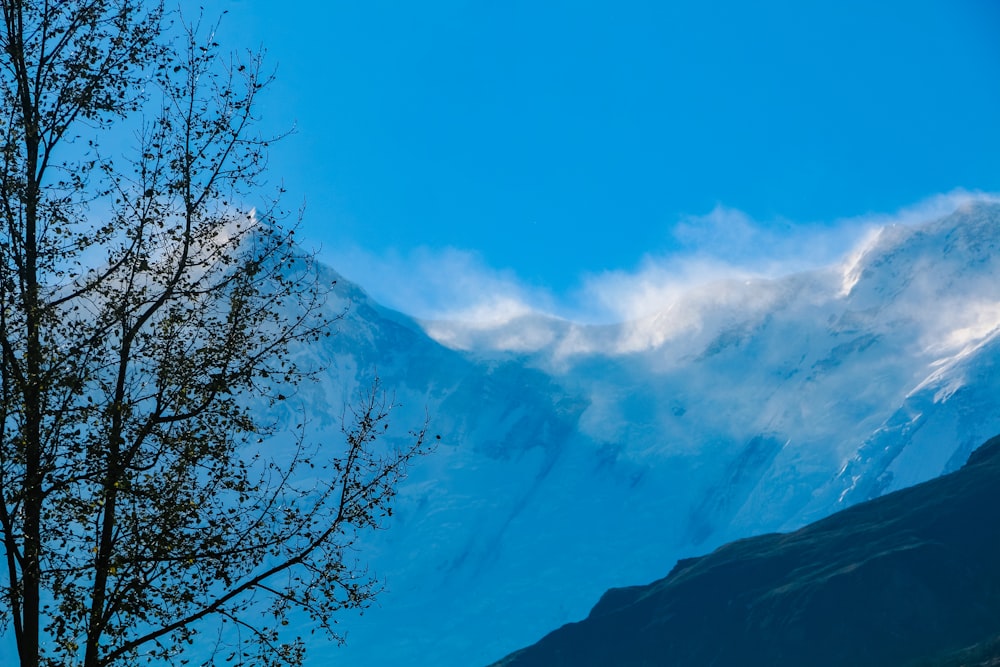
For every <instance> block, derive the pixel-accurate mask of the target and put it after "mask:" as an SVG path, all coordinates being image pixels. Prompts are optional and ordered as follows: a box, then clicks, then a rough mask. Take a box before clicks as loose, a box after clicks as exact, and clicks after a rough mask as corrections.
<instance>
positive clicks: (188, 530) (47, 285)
mask: <svg viewBox="0 0 1000 667" xmlns="http://www.w3.org/2000/svg"><path fill="white" fill-rule="evenodd" d="M0 5H2V9H3V20H4V23H3V35H2V47H3V52H2V54H0V63H2V68H0V96H2V100H3V107H2V109H3V112H2V113H3V116H2V118H0V151H2V154H0V159H2V160H3V165H2V172H0V227H2V229H0V304H2V311H0V348H2V349H0V394H2V395H0V423H2V430H0V537H2V540H3V548H4V555H5V560H4V565H5V567H3V568H2V570H3V573H4V574H3V576H5V577H6V582H5V586H4V588H3V598H4V603H5V610H4V611H5V612H6V613H5V616H4V618H5V621H6V624H5V626H4V627H5V628H6V631H8V632H12V633H13V635H14V637H15V639H16V644H17V650H18V653H19V656H20V660H21V665H22V666H23V667H37V666H39V665H57V664H58V665H84V666H85V667H97V666H102V665H115V664H133V663H136V662H141V661H157V662H160V663H162V662H168V663H169V662H173V661H178V662H181V663H185V662H187V661H188V660H189V659H190V658H189V657H187V656H182V654H181V652H182V650H183V649H184V648H185V647H186V646H187V645H188V644H190V643H192V642H193V639H194V637H195V636H196V635H197V636H198V637H199V638H201V642H200V643H201V644H202V645H203V644H204V641H205V640H206V638H207V639H210V642H209V643H210V645H211V646H214V652H213V654H212V655H210V656H207V657H205V658H204V659H205V660H206V661H207V662H214V661H215V660H219V661H236V663H238V664H245V662H246V661H249V664H261V665H271V664H296V663H298V662H300V661H301V658H302V654H303V646H302V642H301V640H299V639H298V638H296V637H295V636H294V633H292V636H288V635H286V633H285V631H286V630H288V624H289V619H290V618H292V619H298V618H304V617H305V615H308V617H310V618H311V619H313V621H314V622H315V624H316V625H318V626H319V627H322V628H325V629H326V630H328V631H329V632H331V633H332V634H333V635H334V636H335V637H336V636H337V635H336V633H334V632H333V623H334V619H333V618H332V615H333V614H334V612H336V611H338V610H340V609H344V608H352V607H363V606H365V605H366V604H369V603H370V600H371V598H372V596H373V595H374V594H375V593H376V592H377V588H378V587H377V583H376V582H375V581H373V580H372V579H371V578H370V577H368V576H367V574H366V573H365V571H364V569H363V568H359V566H358V565H357V564H356V563H355V562H353V560H352V555H351V554H352V549H351V547H352V545H353V544H354V541H355V539H356V538H357V535H358V531H361V530H365V529H370V528H374V527H378V526H379V525H380V521H381V520H382V519H383V517H384V516H386V515H387V514H388V513H389V511H390V506H389V503H390V501H391V499H392V497H393V495H394V489H395V485H396V483H397V481H398V480H399V478H400V476H401V475H402V474H403V473H404V469H405V467H406V465H407V463H408V462H409V461H410V460H411V459H412V457H413V456H414V455H415V454H417V453H418V452H420V451H422V447H423V432H419V433H414V434H413V438H412V439H411V440H410V441H409V444H408V445H407V446H405V447H404V448H402V449H393V448H391V447H383V448H380V447H379V446H378V445H379V444H380V443H376V437H377V436H379V435H381V434H382V432H383V430H384V429H385V428H386V427H387V424H386V418H387V414H388V409H389V408H390V407H391V406H390V405H389V402H388V401H387V400H386V399H385V398H383V396H382V394H380V391H379V389H378V388H377V387H374V388H372V391H371V393H369V394H367V395H366V396H365V397H364V398H363V400H362V402H361V403H360V405H359V406H358V407H357V408H356V409H355V411H354V412H353V414H351V413H349V414H348V417H353V418H352V419H348V420H346V421H345V424H346V425H345V428H344V434H345V439H344V442H343V443H326V444H316V445H312V444H310V443H309V441H308V439H307V434H306V432H305V427H304V425H302V424H300V426H299V427H298V428H297V429H293V431H294V437H292V438H290V439H289V440H290V442H291V445H289V447H287V448H285V449H278V448H274V447H271V446H270V445H269V443H270V442H271V439H270V436H273V435H275V433H276V431H277V430H278V420H276V419H270V420H268V419H266V418H261V417H260V416H259V415H260V413H261V412H262V411H261V410H260V409H256V410H255V408H254V406H257V408H260V407H261V406H264V407H265V408H267V407H270V408H282V409H286V408H287V404H288V401H286V400H285V395H284V394H283V393H282V392H285V393H288V392H289V387H292V388H294V387H295V386H296V385H297V383H299V382H302V381H304V380H308V378H309V374H310V373H311V372H314V370H315V369H309V368H300V367H298V366H297V365H296V364H295V363H294V359H293V356H294V351H295V349H296V346H301V345H305V344H308V343H309V342H311V341H315V340H318V339H319V338H321V337H323V336H327V335H329V333H330V327H331V322H330V321H329V320H328V319H325V318H324V316H323V312H324V308H323V305H324V295H325V293H326V290H327V286H324V285H323V284H321V283H320V282H319V278H318V274H317V272H316V271H315V270H314V267H313V264H312V262H311V259H310V257H308V256H305V255H303V254H302V253H301V252H300V251H298V250H297V248H296V245H295V244H294V243H293V242H292V238H293V237H292V234H293V231H294V230H286V229H284V228H283V227H282V226H281V225H280V224H279V223H278V222H276V220H278V219H280V217H281V216H280V214H279V211H278V210H277V206H276V204H271V205H268V206H265V207H264V211H263V213H260V214H257V213H255V212H254V211H253V210H248V209H247V207H246V204H245V201H246V200H247V199H248V198H249V197H251V196H252V195H254V194H255V193H256V192H258V191H259V188H260V187H261V185H262V174H263V169H264V167H265V160H266V149H267V146H268V143H269V139H268V138H267V137H263V136H261V135H259V134H257V133H256V132H257V130H256V129H255V127H256V126H255V120H256V119H255V116H254V108H255V103H256V101H257V98H258V95H259V94H260V92H261V91H262V90H263V89H264V88H265V87H266V85H267V84H268V82H269V81H270V77H269V76H268V75H267V74H266V73H265V72H264V70H263V69H262V64H261V60H260V58H259V56H257V55H252V54H251V55H249V56H247V57H245V58H242V59H241V58H238V57H235V56H231V57H229V58H223V57H221V56H220V54H219V47H218V44H217V43H215V42H214V41H213V38H212V34H213V33H212V32H211V31H208V33H207V34H208V37H207V38H202V37H201V34H202V33H203V32H204V31H203V30H201V28H200V27H199V25H198V24H194V25H191V24H187V23H185V22H184V21H183V20H182V19H181V18H180V17H176V16H172V15H170V14H169V13H166V12H165V11H164V8H163V6H162V5H157V4H156V3H150V2H143V1H142V0H60V1H58V2H57V1H55V0H0ZM130 123H132V125H129V124H130ZM125 127H133V129H134V130H135V134H134V138H133V139H131V143H132V144H133V147H134V149H135V150H134V152H133V153H131V154H130V155H131V156H130V157H128V158H121V157H119V155H120V154H121V151H120V150H119V148H120V145H121V144H122V141H121V137H122V136H123V128H125ZM109 145H110V146H111V148H110V149H109V148H108V146H109ZM116 146H118V147H119V148H115V147H116ZM263 412H264V413H265V414H266V413H267V411H266V410H264V411H263ZM301 421H302V422H303V423H304V422H305V419H303V420H301ZM335 444H336V445H337V446H334V445H335ZM306 473H307V474H306ZM296 614H298V615H296ZM199 659H201V658H199Z"/></svg>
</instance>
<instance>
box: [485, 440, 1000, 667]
mask: <svg viewBox="0 0 1000 667" xmlns="http://www.w3.org/2000/svg"><path fill="white" fill-rule="evenodd" d="M998 525H1000V436H998V437H995V438H993V439H992V440H990V441H988V442H987V443H986V444H984V445H983V446H982V447H980V448H979V449H977V450H976V451H975V452H974V453H973V454H972V456H971V457H970V459H969V462H968V463H967V464H966V465H965V466H964V467H963V468H961V469H960V470H958V471H957V472H953V473H951V474H948V475H945V476H943V477H940V478H938V479H935V480H932V481H929V482H924V483H923V484H918V485H916V486H913V487H911V488H908V489H904V490H901V491H896V492H893V493H891V494H888V495H886V496H883V497H881V498H878V499H876V500H871V501H868V502H865V503H862V504H859V505H856V506H854V507H852V508H850V509H847V510H843V511H840V512H838V513H836V514H834V515H832V516H830V517H828V518H826V519H823V520H820V521H818V522H816V523H813V524H810V525H808V526H806V527H805V528H801V529H800V530H797V531H795V532H792V533H787V534H769V535H762V536H759V537H752V538H747V539H744V540H740V541H737V542H732V543H730V544H727V545H725V546H723V547H720V548H719V549H717V550H715V551H714V552H712V553H711V554H708V555H707V556H703V557H700V558H690V559H686V560H682V561H680V562H679V563H677V565H676V566H675V567H674V569H673V571H672V572H671V573H670V574H669V575H668V576H667V577H665V578H663V579H660V580H659V581H655V582H653V583H651V584H649V585H646V586H633V587H630V588H620V589H613V590H610V591H608V592H607V593H605V594H604V596H603V597H602V598H601V600H600V602H598V603H597V606H595V607H594V608H593V610H592V611H591V612H590V615H589V616H587V618H586V619H584V620H583V621H581V622H579V623H571V624H569V625H565V626H563V627H562V628H560V629H559V630H556V631H555V632H552V633H551V634H549V635H547V636H546V637H545V638H544V639H542V640H541V641H539V642H538V643H537V644H535V645H533V646H530V647H528V648H526V649H524V650H522V651H518V652H517V653H515V654H513V655H511V656H508V657H507V658H506V659H504V660H501V661H500V662H498V663H496V665H495V666H494V667H533V666H538V667H560V666H562V665H565V666H569V665H572V666H573V667H587V666H589V665H592V666H593V667H605V666H607V665H616V666H618V667H639V666H651V665H672V666H677V667H683V666H685V665H691V666H695V665H698V666H701V665H747V666H755V665H760V666H761V667H764V666H767V667H781V666H783V665H788V666H789V667H798V666H800V665H813V666H815V667H823V666H826V665H829V666H830V667H839V666H841V665H853V666H856V667H865V666H869V665H870V666H871V667H893V666H903V665H907V666H910V665H913V666H916V665H946V664H956V665H957V664H960V663H961V664H967V665H972V664H997V663H996V662H988V661H987V659H989V658H992V657H996V656H998V655H1000V650H998V649H1000V645H998V644H997V639H998V638H1000V558H997V554H998V553H1000V530H998V529H997V526H998ZM997 662H1000V659H998V661H997Z"/></svg>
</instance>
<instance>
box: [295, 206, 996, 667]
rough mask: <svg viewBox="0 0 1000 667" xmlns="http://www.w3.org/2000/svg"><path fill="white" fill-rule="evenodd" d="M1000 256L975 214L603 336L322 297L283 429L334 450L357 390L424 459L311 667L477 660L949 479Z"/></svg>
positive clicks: (342, 291)
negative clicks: (675, 578) (375, 579)
mask: <svg viewBox="0 0 1000 667" xmlns="http://www.w3.org/2000/svg"><path fill="white" fill-rule="evenodd" d="M998 250H1000V205H998V204H996V203H992V202H990V201H985V200H984V201H978V202H971V203H967V204H964V205H962V206H960V207H959V208H958V209H957V210H956V211H955V212H954V213H952V214H950V215H947V216H944V217H941V218H939V219H935V220H932V221H929V222H924V223H921V224H913V225H886V226H884V227H883V228H881V229H879V230H877V231H876V232H875V233H873V234H872V235H871V236H870V237H868V238H866V239H861V240H859V244H858V245H857V247H856V248H855V250H854V251H853V252H852V253H851V254H850V255H848V256H846V257H844V258H843V260H842V261H841V262H839V263H837V264H835V265H831V266H829V267H826V268H823V269H819V270H813V271H806V272H800V273H795V274H791V275H787V276H784V277H779V278H774V279H749V280H729V281H723V282H714V283H707V284H704V285H701V286H699V287H697V288H694V289H692V290H690V291H688V292H686V293H684V294H682V295H680V296H679V297H678V298H676V299H675V300H674V301H672V302H671V303H666V304H664V308H663V310H662V311H661V312H659V313H657V314H655V315H653V316H650V317H647V318H644V319H640V320H635V321H630V322H625V323H621V324H613V325H599V326H598V325H581V324H577V323H573V322H569V321H566V320H561V319H557V318H552V317H548V316H545V315H542V314H532V313H525V314H521V315H519V316H518V317H516V318H513V319H508V320H506V321H498V322H494V323H492V324H489V325H482V324H475V323H473V324H469V323H456V322H442V321H427V322H418V321H416V320H413V319H411V318H409V317H407V316H406V315H403V314H401V313H398V312H395V311H391V310H389V309H386V308H383V307H381V306H379V305H378V304H377V303H375V302H374V301H372V300H371V299H370V298H369V297H368V296H367V295H366V294H365V293H364V291H363V290H362V289H361V288H360V287H358V286H355V285H352V284H351V283H349V282H348V281H345V280H343V279H341V280H340V281H339V283H338V286H337V289H336V292H335V295H334V297H335V298H333V299H331V302H330V304H329V307H330V308H331V309H333V312H337V311H339V310H340V309H344V308H346V311H345V317H344V319H343V320H342V321H341V323H340V326H339V335H337V336H334V337H332V338H330V339H328V340H326V341H324V342H323V343H321V344H320V345H318V346H315V347H310V348H304V349H303V350H302V351H301V354H302V355H303V358H304V360H305V361H308V362H311V363H318V364H323V365H326V366H327V367H328V368H329V371H328V372H327V373H326V374H324V376H323V377H322V379H321V381H320V382H318V383H316V384H314V385H308V386H303V387H301V388H300V389H299V392H298V394H297V395H296V396H294V397H293V400H292V401H289V406H288V409H289V417H288V418H289V419H293V418H294V412H295V411H296V410H299V411H301V412H303V413H305V414H306V416H307V418H308V419H309V420H310V425H311V426H312V427H313V428H314V429H317V430H318V431H319V432H320V433H321V434H322V432H323V431H325V430H327V429H329V430H331V431H332V430H333V429H334V428H335V427H336V417H337V416H339V413H340V406H341V405H343V403H344V401H345V400H348V399H349V398H350V396H351V395H352V394H354V393H355V392H357V391H358V390H359V389H361V388H363V387H365V386H366V385H367V384H368V383H369V382H370V381H371V380H372V378H373V377H374V376H375V374H376V373H377V374H378V376H379V377H381V379H382V381H383V384H384V385H385V386H386V387H388V388H390V389H392V390H394V391H395V395H396V399H397V401H398V402H399V403H401V404H402V407H401V408H399V409H398V410H397V411H396V413H395V417H394V419H393V422H394V424H395V425H396V426H398V427H400V432H399V433H397V434H395V435H393V436H392V437H400V438H405V430H406V428H408V427H414V426H420V425H421V424H422V423H423V421H424V419H425V417H426V416H429V418H430V424H431V430H432V432H433V433H435V434H440V435H441V437H442V440H441V444H440V445H439V446H438V448H437V450H436V451H435V453H434V454H433V455H431V456H428V457H425V458H423V459H421V460H420V461H419V462H418V465H417V466H416V467H415V468H414V469H413V470H412V474H411V475H410V477H409V478H408V480H407V481H406V482H405V484H404V486H403V488H402V492H401V496H400V499H399V502H398V504H397V512H396V514H395V516H394V518H393V521H392V523H391V529H390V530H388V531H385V532H382V533H379V534H378V535H376V536H375V537H373V538H372V539H370V540H368V541H367V543H366V544H365V546H364V549H363V551H362V552H360V553H359V558H360V559H362V560H363V561H366V562H368V563H369V565H370V567H371V568H372V570H373V571H374V572H375V573H376V574H377V575H379V576H380V577H382V578H383V579H384V580H385V581H386V586H387V588H386V591H385V593H384V594H383V596H382V597H381V599H380V602H379V606H378V607H376V608H373V609H370V610H368V611H367V612H366V613H365V615H364V616H363V617H361V618H344V619H341V625H342V626H344V627H346V629H347V638H348V645H347V647H346V648H343V649H337V648H335V647H329V648H328V647H325V646H313V647H311V649H310V651H311V652H310V655H311V661H312V662H314V663H315V664H327V662H329V661H336V660H340V661H342V662H343V663H345V664H353V665H359V666H360V667H377V666H382V665H396V664H410V665H428V666H430V665H434V666H438V667H442V666H443V667H449V666H451V665H455V666H458V665H475V664H486V663H489V662H491V661H494V660H497V659H499V658H500V657H502V656H503V655H505V654H507V653H509V652H511V651H512V650H515V649H517V648H519V647H521V646H525V645H528V644H530V643H532V642H534V641H536V640H537V639H539V638H540V637H541V636H543V635H544V634H546V633H547V632H548V631H550V630H552V629H553V628H556V627H559V626H561V625H563V624H565V623H567V622H570V621H577V620H580V619H582V618H584V617H585V616H586V615H587V614H588V612H589V610H590V608H591V606H592V605H593V603H594V601H595V600H597V599H598V598H599V597H600V595H601V594H602V593H603V592H604V591H605V590H607V589H609V588H613V587H621V586H626V585H632V584H636V583H641V582H646V581H652V580H655V579H658V578H660V577H662V576H663V575H664V574H665V573H666V572H668V571H669V570H670V569H671V568H672V567H673V565H674V563H675V562H676V561H677V560H678V559H680V558H685V557H690V556H693V555H697V554H702V553H706V552H708V551H711V550H712V549H714V548H716V547H718V546H719V545H721V544H723V543H725V542H728V541H730V540H733V539H736V538H741V537H746V536H749V535H754V534H761V533H766V532H773V531H779V530H782V531H787V530H794V529H797V528H799V527H801V526H803V525H805V524H806V523H808V522H810V521H814V520H816V519H819V518H821V517H824V516H827V515H830V514H831V513H833V512H835V511H837V510H840V509H843V508H845V507H848V506H850V505H853V504H855V503H857V502H860V501H863V500H867V499H870V498H874V497H878V496H881V495H883V494H885V493H887V492H889V491H893V490H896V489H900V488H903V487H906V486H909V485H912V484H916V483H919V482H923V481H925V480H928V479H931V478H934V477H937V476H938V475H941V474H943V473H947V472H951V471H953V470H956V469H958V468H959V467H960V466H961V465H962V464H963V463H964V462H965V460H966V458H967V457H968V455H969V453H970V452H971V451H972V449H973V448H974V447H975V446H976V445H978V444H979V443H981V442H982V441H984V440H985V439H986V438H987V437H989V436H991V435H993V434H995V433H997V432H1000V409H998V407H997V402H996V397H997V396H998V395H1000V375H998V373H997V372H995V371H996V369H995V365H996V364H997V363H998V359H1000V339H998V336H997V332H998V331H1000V329H998V327H1000V281H997V280H996V276H998V275H1000V252H998ZM330 277H331V278H333V277H335V274H334V273H333V272H332V271H331V272H330Z"/></svg>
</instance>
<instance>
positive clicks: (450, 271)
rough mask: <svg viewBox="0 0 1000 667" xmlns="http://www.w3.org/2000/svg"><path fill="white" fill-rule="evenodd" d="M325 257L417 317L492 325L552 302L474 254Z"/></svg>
mask: <svg viewBox="0 0 1000 667" xmlns="http://www.w3.org/2000/svg"><path fill="white" fill-rule="evenodd" d="M323 258H324V259H326V260H327V261H330V262H331V263H332V264H333V266H334V267H335V268H336V269H337V271H339V272H340V273H342V274H343V275H344V276H345V277H346V278H347V279H348V280H351V281H353V282H356V283H358V284H359V285H361V286H362V287H363V288H364V289H365V290H366V291H368V292H369V293H371V294H372V296H374V297H375V299H376V300H377V301H379V302H380V303H382V304H384V305H386V306H389V307H390V308H395V309H396V310H400V311H402V312H404V313H406V314H408V315H411V316H413V317H416V318H418V319H424V320H460V321H463V322H467V323H470V324H475V325H478V326H481V327H494V326H500V325H503V324H506V323H507V322H509V321H511V320H512V319H514V318H517V317H519V316H522V315H526V314H528V313H531V312H533V311H538V310H545V309H546V308H547V307H548V305H549V304H550V303H551V297H550V296H549V295H548V294H547V293H546V292H545V291H544V290H541V289H538V288H535V287H531V286H528V285H526V284H524V283H523V282H521V281H520V280H519V279H518V278H517V276H516V275H515V274H514V272H513V271H510V270H504V269H494V268H492V267H490V266H488V265H487V264H486V263H485V262H484V261H483V259H482V257H481V256H480V255H479V254H478V253H476V252H475V251H471V250H461V249H458V248H441V249H431V248H427V247H418V248H414V249H411V250H408V251H405V252H400V251H398V250H391V251H389V252H387V253H385V254H382V255H377V254H374V253H371V252H368V251H366V250H363V249H361V248H358V247H352V248H343V247H341V248H338V250H337V251H336V252H335V253H329V254H324V255H323Z"/></svg>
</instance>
